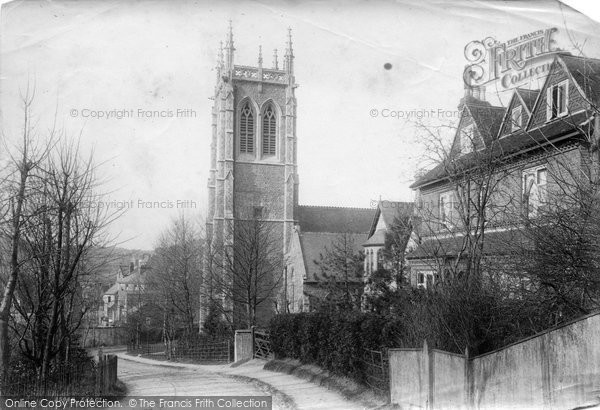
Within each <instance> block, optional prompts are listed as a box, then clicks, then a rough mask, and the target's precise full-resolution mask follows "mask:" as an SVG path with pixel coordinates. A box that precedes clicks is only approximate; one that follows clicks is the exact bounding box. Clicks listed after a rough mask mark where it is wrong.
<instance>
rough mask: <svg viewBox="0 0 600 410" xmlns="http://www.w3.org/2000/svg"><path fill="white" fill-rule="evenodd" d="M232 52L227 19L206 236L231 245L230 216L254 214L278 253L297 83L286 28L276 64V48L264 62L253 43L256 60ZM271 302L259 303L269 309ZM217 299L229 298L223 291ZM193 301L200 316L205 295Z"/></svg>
mask: <svg viewBox="0 0 600 410" xmlns="http://www.w3.org/2000/svg"><path fill="white" fill-rule="evenodd" d="M234 56H235V47H234V39H233V30H232V27H231V23H230V26H229V33H228V35H227V40H226V43H225V47H224V48H223V44H222V43H221V47H220V52H219V56H218V63H217V67H216V72H217V79H216V86H215V91H214V104H213V108H212V140H211V157H210V173H209V179H208V215H207V239H208V242H209V244H211V245H210V246H212V247H213V248H217V247H219V246H223V247H233V246H235V243H234V238H235V237H236V236H235V232H234V231H235V226H236V223H238V221H247V220H252V219H257V218H258V219H260V220H261V221H265V223H269V224H272V226H273V231H274V232H276V234H277V235H278V238H279V239H278V244H279V242H280V243H281V258H282V260H283V255H284V254H285V252H286V251H287V248H288V245H289V243H290V240H291V235H292V229H293V225H294V209H295V208H296V207H297V205H298V175H297V160H296V146H297V139H296V98H295V88H296V87H297V85H296V83H295V78H294V51H293V48H292V35H291V29H289V30H288V38H287V43H286V48H285V55H284V57H283V67H281V68H280V63H279V61H278V55H277V50H276V49H275V50H274V52H273V62H272V65H271V67H265V66H264V64H263V55H262V47H261V46H259V49H258V59H257V65H256V66H250V65H237V64H235V63H234ZM209 263H210V262H209ZM281 265H282V266H283V264H281ZM212 274H213V275H218V274H219V273H218V270H217V271H215V270H214V269H213V273H212ZM281 274H282V276H283V273H281ZM282 281H283V279H282ZM203 286H204V287H205V288H206V287H210V286H212V284H211V283H210V278H205V281H204V285H203ZM231 286H235V284H231ZM211 292H212V290H211ZM205 294H206V292H203V295H204V296H205ZM275 302H276V301H275V300H274V301H271V302H270V303H266V304H265V305H269V306H268V308H269V309H271V310H275V308H276V303H275ZM223 303H225V304H228V303H229V304H232V303H233V302H231V301H227V300H225V298H224V300H223ZM201 305H202V308H203V309H202V311H201V318H200V322H201V324H202V323H203V320H204V318H205V317H206V314H207V305H208V303H207V299H206V296H205V297H204V300H203V301H202V303H201ZM263 313H264V312H263ZM266 315H267V316H269V315H268V313H266Z"/></svg>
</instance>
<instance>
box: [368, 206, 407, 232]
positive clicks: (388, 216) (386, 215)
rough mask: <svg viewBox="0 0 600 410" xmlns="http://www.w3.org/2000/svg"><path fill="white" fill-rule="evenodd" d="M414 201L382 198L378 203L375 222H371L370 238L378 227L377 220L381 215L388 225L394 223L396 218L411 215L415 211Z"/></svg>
mask: <svg viewBox="0 0 600 410" xmlns="http://www.w3.org/2000/svg"><path fill="white" fill-rule="evenodd" d="M413 208H414V203H412V202H399V201H387V200H380V201H379V202H378V203H377V208H376V210H375V215H374V217H373V222H372V223H371V229H370V230H369V238H370V237H371V236H372V235H373V234H374V233H375V229H377V222H378V221H379V218H380V217H381V218H382V219H383V222H384V223H385V225H386V226H387V227H390V226H392V225H393V224H394V222H395V221H396V219H401V218H404V217H407V216H408V217H410V216H411V215H412V213H413Z"/></svg>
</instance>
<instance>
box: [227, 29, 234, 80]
mask: <svg viewBox="0 0 600 410" xmlns="http://www.w3.org/2000/svg"><path fill="white" fill-rule="evenodd" d="M225 49H226V52H227V61H226V62H227V70H228V71H229V70H233V52H234V51H235V47H234V46H233V25H232V22H231V20H229V33H228V35H227V43H226V44H225Z"/></svg>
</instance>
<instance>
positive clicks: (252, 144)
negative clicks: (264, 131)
mask: <svg viewBox="0 0 600 410" xmlns="http://www.w3.org/2000/svg"><path fill="white" fill-rule="evenodd" d="M246 109H248V110H249V111H250V115H251V118H252V123H251V124H250V129H251V131H252V133H251V134H248V124H247V120H245V117H244V112H245V111H246ZM256 117H257V115H256V109H255V107H254V104H253V103H252V101H251V100H250V99H244V100H242V103H241V104H240V109H239V119H238V132H237V153H238V155H248V156H252V157H254V156H255V155H256V136H257V134H258V133H257V121H256ZM244 127H245V133H244V134H243V132H242V130H243V129H244ZM249 139H250V141H249ZM242 142H244V144H243V143H242ZM243 146H245V150H244V149H242V147H243ZM248 148H251V150H248Z"/></svg>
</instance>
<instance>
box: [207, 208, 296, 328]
mask: <svg viewBox="0 0 600 410" xmlns="http://www.w3.org/2000/svg"><path fill="white" fill-rule="evenodd" d="M230 225H231V226H230V227H229V228H230V232H233V242H232V243H231V244H230V245H227V244H225V245H216V244H215V245H213V247H212V250H211V253H212V254H211V260H212V267H211V268H210V269H211V274H210V277H211V278H212V285H209V286H204V287H203V289H204V290H205V292H206V291H209V290H210V291H211V292H212V295H211V296H212V298H211V299H210V300H211V302H212V303H213V305H212V308H213V309H215V310H218V311H220V312H221V314H222V315H223V317H224V318H225V319H226V320H228V321H229V322H230V323H231V325H232V326H233V328H238V327H240V326H247V327H251V326H254V325H256V324H257V323H258V322H259V319H260V317H259V316H262V315H261V314H259V313H261V312H263V313H264V314H265V315H268V314H269V313H268V312H271V311H272V310H273V304H275V303H276V298H277V296H278V293H279V291H280V287H281V281H282V278H283V266H284V263H283V251H282V246H281V243H282V232H280V231H279V230H278V229H277V228H278V225H277V224H274V223H271V222H268V221H264V220H261V219H252V220H236V221H234V222H230ZM205 296H209V295H208V294H206V295H205Z"/></svg>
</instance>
